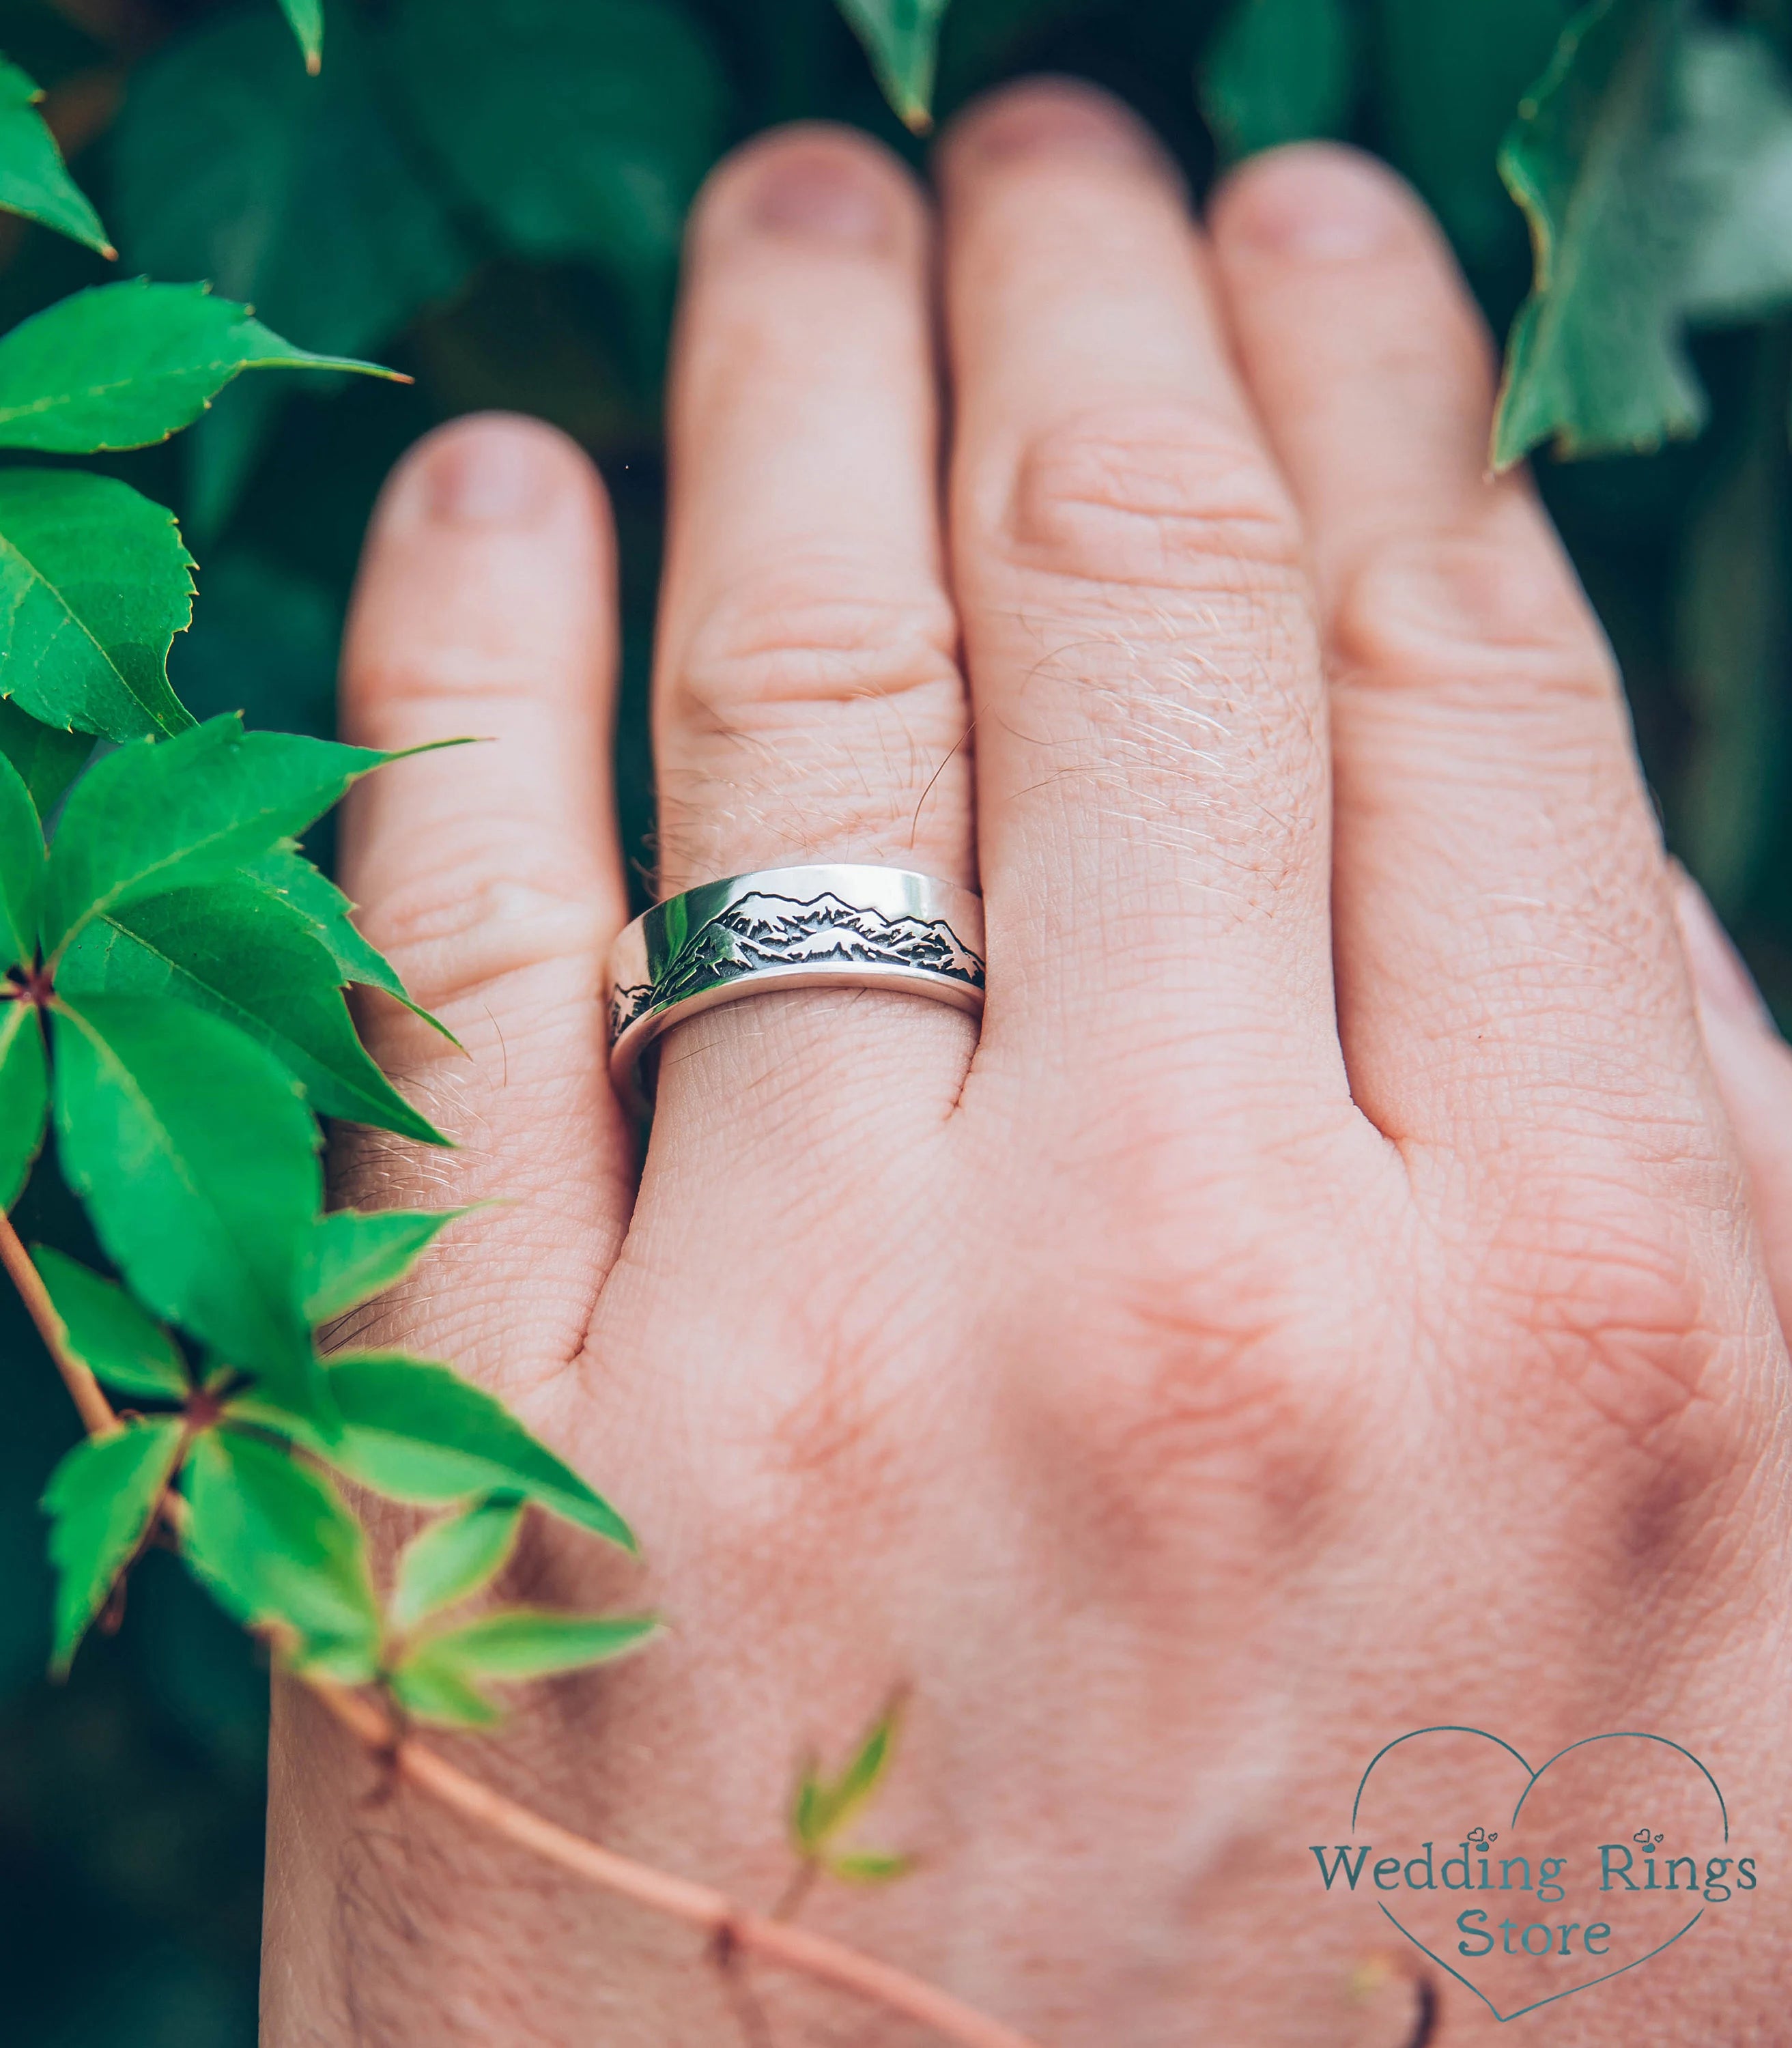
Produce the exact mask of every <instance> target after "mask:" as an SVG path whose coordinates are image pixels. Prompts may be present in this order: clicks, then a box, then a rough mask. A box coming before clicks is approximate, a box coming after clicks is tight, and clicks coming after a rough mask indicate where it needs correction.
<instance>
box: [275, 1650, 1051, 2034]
mask: <svg viewBox="0 0 1792 2048" xmlns="http://www.w3.org/2000/svg"><path fill="white" fill-rule="evenodd" d="M311 1689H312V1692H313V1693H315V1694H316V1696H317V1697H318V1698H319V1699H320V1700H321V1701H322V1702H323V1703H324V1706H325V1707H327V1708H328V1709H329V1711H330V1712H332V1714H333V1715H335V1716H336V1719H337V1720H339V1721H340V1722H341V1723H342V1724H343V1727H344V1728H347V1729H349V1730H350V1731H351V1733H353V1734H354V1735H355V1736H357V1737H358V1738H359V1740H361V1741H362V1742H363V1744H366V1746H367V1748H369V1749H370V1750H372V1751H376V1752H377V1753H378V1754H380V1755H384V1756H387V1757H390V1759H391V1760H392V1765H393V1768H394V1770H396V1771H397V1772H398V1775H399V1776H400V1777H401V1778H405V1779H408V1780H409V1782H410V1783H411V1784H413V1785H414V1786H416V1787H417V1790H419V1791H420V1792H424V1793H427V1794H429V1797H430V1798H432V1799H434V1800H436V1802H438V1803H439V1804H440V1805H442V1806H447V1807H450V1808H452V1809H453V1811H454V1812H456V1813H460V1814H462V1815H464V1817H466V1818H467V1819H468V1820H470V1821H475V1822H476V1823H477V1824H478V1825H479V1826H481V1827H483V1828H484V1829H486V1830H487V1833H491V1834H494V1835H499V1836H502V1837H503V1839H504V1840H506V1841H510V1842H514V1843H516V1844H518V1846H519V1847H520V1848H526V1849H530V1850H533V1852H534V1853H535V1854H536V1855H537V1856H541V1858H542V1859H543V1860H545V1861H546V1862H549V1863H552V1864H557V1865H558V1866H559V1868H560V1869H562V1870H564V1871H566V1872H568V1873H569V1874H570V1875H572V1876H574V1877H577V1878H580V1879H583V1880H584V1882H585V1883H587V1884H590V1885H594V1886H595V1887H597V1888H598V1889H599V1891H609V1892H614V1893H615V1894H616V1895H618V1896H619V1897H621V1898H623V1899H634V1901H635V1902H636V1903H637V1904H638V1905H642V1906H649V1907H650V1908H651V1909H652V1910H654V1911H655V1912H657V1913H663V1914H666V1915H667V1916H668V1917H669V1918H672V1919H674V1920H682V1921H683V1922H685V1924H686V1926H691V1927H695V1928H696V1929H698V1930H700V1932H701V1933H703V1934H707V1935H708V1937H709V1938H710V1942H711V1944H712V1949H713V1950H714V1952H715V1953H716V1954H718V1955H719V1956H720V1957H723V1958H724V1959H725V1958H727V1957H732V1956H735V1955H750V1956H755V1957H758V1958H759V1959H760V1960H761V1961H763V1962H767V1963H770V1964H774V1965H778V1967H780V1968H785V1969H789V1970H795V1971H797V1972H801V1974H802V1975H803V1976H809V1977H813V1978H816V1979H817V1980H820V1982H822V1983H824V1984H833V1985H836V1986H837V1987H838V1988H840V1990H842V1991H848V1992H856V1993H857V1995H858V1996H859V1997H860V1998H863V1999H865V2000H867V2001H869V2002H870V2003H872V2004H874V2005H881V2006H882V2007H884V2008H885V2009H886V2011H890V2012H896V2013H900V2014H901V2015H902V2017H903V2018H904V2019H914V2020H918V2021H920V2022H921V2024H922V2025H923V2026H924V2027H932V2028H933V2031H935V2033H937V2034H939V2035H941V2038H944V2039H945V2040H948V2041H953V2042H958V2043H959V2044H960V2048H1034V2043H1033V2042H1030V2041H1029V2040H1028V2038H1026V2035H1025V2034H1017V2033H1016V2032H1015V2031H1014V2029H1013V2028H1012V2027H1004V2026H1003V2025H1002V2023H1000V2022H999V2020H995V2019H989V2018H988V2017H987V2016H986V2015H984V2014H983V2013H980V2012H979V2011H976V2010H975V2009H974V2008H973V2007H970V2006H968V2005H966V2004H964V2003H963V2002H962V2001H961V2000H958V1999H956V1998H953V1997H952V1996H951V1995H950V1994H949V1993H948V1992H943V1991H941V1990H938V1989H937V1988H935V1987H934V1986H933V1985H932V1984H926V1983H924V1982H923V1981H922V1980H921V1979H920V1978H919V1977H914V1976H910V1975H909V1973H908V1972H906V1970H899V1969H897V1968H894V1967H893V1966H892V1965H890V1964H888V1963H880V1962H879V1961H877V1960H876V1959H875V1957H871V1956H867V1955H864V1954H863V1953H860V1952H859V1950H858V1949H851V1948H848V1946H847V1945H845V1944H844V1942H841V1941H830V1940H829V1939H828V1937H827V1936H826V1935H824V1934H811V1933H810V1932H809V1930H808V1929H806V1928H803V1927H793V1926H791V1925H790V1924H789V1922H787V1921H781V1920H773V1919H770V1918H766V1916H765V1915H764V1914H758V1913H748V1912H745V1911H743V1910H742V1909H741V1908H740V1907H739V1906H737V1905H735V1903H734V1901H733V1900H732V1899H730V1898H729V1897H728V1896H727V1894H726V1893H725V1892H722V1891H716V1889H715V1888H714V1887H713V1886H711V1885H707V1884H697V1883H692V1881H691V1879H688V1878H683V1877H674V1876H673V1875H671V1873H670V1872H666V1871H661V1870H655V1869H654V1868H652V1867H651V1866H650V1864H641V1863H636V1862H634V1861H633V1860H631V1859H630V1858H629V1857H627V1856H618V1855H617V1854H616V1852H615V1850H613V1849H607V1848H603V1847H602V1846H601V1845H600V1844H598V1843H596V1842H593V1841H588V1840H586V1838H585V1837H584V1836H583V1835H576V1834H574V1833H572V1830H571V1829H568V1828H563V1827H560V1826H559V1825H557V1823H556V1822H554V1821H549V1820H546V1819H544V1818H543V1817H542V1816H541V1814H539V1813H534V1812H532V1811H531V1810H530V1809H529V1808H528V1807H527V1806H518V1804H517V1803H516V1802H515V1801H514V1800H511V1799H506V1798H505V1797H504V1795H503V1794H502V1793H501V1792H495V1791H493V1790H492V1789H491V1786H489V1785H483V1784H481V1783H480V1782H479V1779H478V1778H471V1777H469V1776H468V1775H467V1773H466V1772H465V1771H460V1770H457V1769H456V1767H455V1766H454V1765H453V1764H452V1763H449V1762H448V1759H446V1758H445V1757H444V1756H441V1755H438V1754H437V1753H436V1751H434V1750H432V1749H427V1748H425V1747H423V1746H422V1745H421V1744H418V1743H415V1742H412V1741H409V1740H398V1741H396V1742H395V1740H394V1738H395V1736H396V1733H397V1731H396V1730H395V1729H394V1726H393V1724H392V1723H391V1722H390V1720H387V1718H386V1716H385V1714H384V1713H383V1712H382V1711H381V1710H380V1709H379V1708H378V1707H377V1706H375V1705H374V1703H373V1702H372V1701H370V1700H369V1699H367V1698H366V1697H363V1695H361V1694H359V1693H351V1692H348V1691H347V1690H345V1689H343V1688H342V1687H340V1686H338V1685H331V1684H329V1683H328V1682H327V1681H325V1682H322V1683H319V1682H316V1681H311Z"/></svg>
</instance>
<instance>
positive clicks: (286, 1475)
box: [181, 1429, 380, 1685]
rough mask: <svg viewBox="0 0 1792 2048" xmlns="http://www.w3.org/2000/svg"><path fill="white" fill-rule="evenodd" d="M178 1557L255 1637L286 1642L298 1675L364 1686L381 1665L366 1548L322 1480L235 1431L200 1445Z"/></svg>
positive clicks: (189, 1476)
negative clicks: (260, 1630) (258, 1631)
mask: <svg viewBox="0 0 1792 2048" xmlns="http://www.w3.org/2000/svg"><path fill="white" fill-rule="evenodd" d="M184 1491H185V1493H186V1496H187V1500H188V1506H189V1507H190V1509H191V1513H190V1514H189V1515H188V1519H187V1527H186V1530H185V1531H184V1534H183V1535H182V1538H181V1550H182V1553H183V1554H184V1557H186V1560H187V1561H188V1564H189V1565H191V1566H192V1569H193V1571H194V1573H196V1576H197V1577H199V1578H200V1581H202V1582H203V1583H204V1584H205V1585H207V1586H208V1587H209V1588H210V1589H211V1592H213V1593H214V1594H215V1596H216V1597H217V1599H218V1600H219V1603H220V1604H222V1605H223V1607H225V1608H227V1609H228V1611H229V1612H231V1613H232V1614H234V1615H235V1616H236V1617H237V1619H239V1621H243V1622H246V1623H249V1625H250V1627H269V1626H272V1627H275V1628H277V1629H278V1630H280V1631H283V1632H289V1634H290V1636H291V1637H292V1639H293V1642H292V1644H291V1646H290V1647H289V1653H288V1654H289V1661H290V1662H291V1663H292V1665H293V1668H294V1669H295V1670H299V1671H302V1672H306V1673H310V1674H316V1675H317V1676H320V1677H325V1678H335V1679H336V1680H338V1681H340V1682H342V1683H343V1684H348V1685H354V1684H359V1683H360V1682H362V1681H364V1680H366V1679H367V1678H371V1677H372V1676H373V1674H374V1671H375V1670H376V1669H377V1668H378V1662H379V1638H380V1624H379V1610H378V1604H377V1603H376V1602H375V1600H374V1588H373V1581H372V1578H371V1577H370V1574H369V1572H368V1569H367V1539H366V1538H365V1536H364V1535H363V1532H362V1528H361V1525H360V1523H359V1522H358V1521H356V1519H355V1517H354V1515H352V1514H351V1513H350V1511H349V1509H348V1506H347V1503H346V1502H345V1501H344V1500H343V1498H342V1495H340V1494H339V1492H338V1491H336V1488H335V1487H334V1486H333V1485H332V1484H331V1483H330V1482H329V1480H327V1479H326V1478H325V1477H324V1476H323V1475H322V1474H321V1473H320V1472H313V1471H312V1470H311V1469H310V1468H308V1467H307V1466H305V1465H303V1464H300V1463H299V1462H298V1460H297V1459H295V1458H294V1457H293V1456H292V1455H291V1453H289V1452H287V1451H285V1450H284V1449H278V1448H277V1447H276V1446H274V1445H270V1444H265V1443H262V1442H260V1441H258V1440H257V1439H256V1438H254V1437H245V1436H242V1435H240V1434H239V1433H237V1432H236V1431H235V1430H234V1429H219V1430H213V1431H209V1432H208V1433H206V1434H205V1435H204V1436H202V1437H200V1438H199V1439H198V1440H197V1441H196V1442H195V1444H194V1445H193V1448H192V1453H191V1454H190V1456H188V1461H187V1469H186V1474H185V1478H184Z"/></svg>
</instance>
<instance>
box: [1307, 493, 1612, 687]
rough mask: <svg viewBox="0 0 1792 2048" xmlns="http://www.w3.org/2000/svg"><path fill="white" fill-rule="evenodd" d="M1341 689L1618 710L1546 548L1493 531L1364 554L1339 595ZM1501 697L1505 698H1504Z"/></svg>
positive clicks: (1597, 653)
mask: <svg viewBox="0 0 1792 2048" xmlns="http://www.w3.org/2000/svg"><path fill="white" fill-rule="evenodd" d="M1332 651H1333V657H1334V662H1335V665H1336V668H1337V669H1338V670H1339V672H1340V681H1342V682H1344V684H1345V685H1347V686H1348V685H1368V686H1371V687H1374V688H1385V689H1391V690H1394V691H1400V690H1404V689H1415V690H1416V689H1424V690H1425V691H1428V692H1432V693H1433V694H1437V693H1441V694H1443V695H1445V696H1449V695H1453V694H1460V695H1464V696H1466V695H1468V694H1470V693H1471V692H1472V696H1473V699H1474V701H1475V703H1476V704H1477V705H1478V706H1479V707H1480V708H1483V709H1484V711H1486V712H1488V713H1489V714H1491V713H1492V712H1495V711H1497V710H1499V709H1501V708H1504V700H1505V699H1506V697H1507V696H1508V695H1510V696H1516V697H1518V698H1519V699H1521V700H1533V699H1534V698H1536V697H1538V696H1548V697H1555V698H1565V699H1569V700H1576V699H1578V700H1586V701H1588V702H1591V703H1593V704H1598V705H1600V706H1601V707H1608V706H1609V705H1611V704H1612V703H1614V702H1615V701H1616V696H1617V692H1618V677H1617V669H1616V663H1615V662H1614V661H1613V659H1612V654H1611V650H1610V649H1609V648H1608V646H1607V645H1606V642H1605V639H1604V635H1603V634H1601V633H1600V630H1599V628H1598V626H1597V625H1596V623H1595V622H1594V619H1593V618H1592V613H1591V612H1590V611H1589V610H1588V607H1587V603H1586V600H1585V599H1584V597H1583V596H1582V595H1581V592H1580V589H1579V588H1578V586H1577V585H1576V584H1575V583H1574V582H1573V577H1572V576H1571V574H1570V573H1569V571H1568V570H1567V568H1565V565H1564V564H1563V563H1562V562H1561V559H1560V557H1558V556H1557V553H1556V552H1555V550H1554V549H1553V547H1548V548H1546V547H1544V546H1542V545H1539V542H1538V537H1537V536H1535V535H1534V534H1528V533H1527V534H1526V536H1524V537H1522V539H1513V538H1510V537H1502V536H1501V535H1499V534H1498V533H1491V532H1488V531H1481V530H1476V531H1457V532H1445V533H1435V534H1424V535H1406V536H1401V537H1398V538H1395V539H1392V540H1388V541H1383V542H1381V543H1380V544H1379V545H1376V546H1375V547H1373V548H1371V549H1370V550H1369V551H1368V552H1367V554H1366V555H1365V556H1364V557H1363V560H1362V562H1361V563H1360V564H1359V565H1358V567H1357V568H1356V570H1355V572H1353V573H1352V575H1351V576H1349V577H1348V580H1346V582H1345V583H1344V586H1343V588H1342V589H1341V591H1340V595H1339V600H1338V604H1337V607H1336V612H1335V613H1334V615H1333V623H1332ZM1502 685H1505V686H1506V687H1505V688H1504V689H1502V688H1501V686H1502Z"/></svg>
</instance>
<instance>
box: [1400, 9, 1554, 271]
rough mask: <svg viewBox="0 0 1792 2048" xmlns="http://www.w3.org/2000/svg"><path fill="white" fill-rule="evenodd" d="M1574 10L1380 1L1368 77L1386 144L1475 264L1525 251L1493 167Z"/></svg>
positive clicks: (1521, 231) (1515, 217)
mask: <svg viewBox="0 0 1792 2048" xmlns="http://www.w3.org/2000/svg"><path fill="white" fill-rule="evenodd" d="M1569 11H1570V9H1569V0H1449V5H1448V6H1438V5H1437V0H1375V6H1374V9H1373V19H1374V23H1375V62H1374V64H1372V66H1371V67H1370V68H1369V76H1370V80H1371V83H1372V85H1373V87H1374V91H1375V103H1376V107H1375V111H1376V114H1377V116H1378V117H1379V126H1380V127H1381V129H1382V130H1383V146H1384V147H1385V148H1386V149H1387V154H1388V155H1389V156H1390V157H1391V158H1392V159H1393V161H1394V164H1395V165H1397V166H1398V168H1399V169H1401V170H1402V171H1403V172H1404V173H1406V176H1408V177H1409V178H1410V179H1411V180H1412V181H1413V183H1414V184H1415V185H1417V186H1418V189H1419V192H1420V193H1421V194H1422V196H1423V197H1424V199H1425V202H1426V203H1427V204H1429V206H1430V208H1432V210H1433V212H1435V213H1436V214H1437V217H1438V219H1440V220H1441V222H1442V223H1443V225H1444V227H1445V230H1446V231H1447V232H1448V233H1449V238H1450V239H1451V241H1452V242H1454V243H1455V245H1456V248H1457V249H1458V250H1460V252H1461V254H1462V255H1463V257H1464V259H1465V260H1466V261H1467V262H1469V263H1471V264H1475V265H1487V264H1491V263H1496V262H1504V261H1505V260H1507V259H1508V258H1512V259H1516V258H1518V257H1519V254H1520V253H1521V252H1522V248H1523V245H1524V223H1523V219H1522V216H1521V215H1520V214H1519V211H1518V209H1517V208H1515V206H1514V205H1513V204H1512V201H1511V196H1510V195H1509V194H1508V193H1507V190H1506V188H1505V187H1504V186H1503V184H1501V183H1500V181H1499V169H1498V166H1497V163H1496V161H1495V160H1496V157H1497V153H1498V151H1499V142H1500V138H1502V137H1503V135H1504V134H1505V133H1506V131H1507V129H1508V128H1510V127H1511V125H1512V117H1513V115H1514V114H1515V112H1516V111H1517V110H1518V104H1519V100H1520V99H1521V98H1522V96H1523V95H1524V93H1525V91H1526V88H1527V87H1529V86H1530V85H1531V84H1532V83H1534V81H1535V80H1536V79H1537V78H1538V76H1539V75H1540V74H1541V73H1542V70H1543V68H1544V66H1545V65H1546V64H1548V63H1549V61H1550V54H1551V52H1553V50H1554V48H1555V46H1556V38H1557V37H1558V36H1559V35H1560V34H1561V29H1562V24H1563V22H1564V21H1565V20H1566V19H1567V17H1568V15H1569Z"/></svg>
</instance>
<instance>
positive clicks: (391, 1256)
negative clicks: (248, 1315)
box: [301, 1208, 471, 1323]
mask: <svg viewBox="0 0 1792 2048" xmlns="http://www.w3.org/2000/svg"><path fill="white" fill-rule="evenodd" d="M470 1214H471V1211H470V1210H467V1209H464V1208H460V1209H368V1210H364V1209H337V1210H336V1211H334V1212H332V1214H330V1215H329V1216H320V1217H319V1218H318V1219H317V1225H316V1229H315V1230H314V1231H313V1232H312V1239H311V1247H310V1251H309V1254H308V1257H307V1259H306V1262H305V1265H304V1274H303V1278H302V1281H301V1286H302V1288H303V1290H304V1313H305V1316H306V1319H307V1320H308V1321H310V1322H312V1323H328V1322H334V1321H335V1320H336V1317H338V1316H346V1315H347V1313H348V1312H349V1310H350V1309H358V1308H359V1306H360V1305H361V1304H362V1303H363V1301H370V1300H371V1299H372V1297H374V1295H375V1294H384V1293H385V1291H386V1289H387V1288H388V1287H395V1286H397V1285H398V1282H400V1281H401V1280H402V1279H403V1278H404V1277H405V1274H407V1273H408V1272H409V1270H411V1268H412V1266H414V1265H415V1264H416V1263H417V1260H418V1259H421V1257H422V1256H423V1254H424V1253H425V1251H427V1250H428V1248H429V1246H430V1244H431V1243H433V1242H434V1240H435V1237H436V1232H438V1231H440V1230H442V1229H444V1228H445V1227H446V1226H447V1225H448V1224H451V1223H453V1222H454V1221H455V1220H456V1219H457V1218H459V1217H460V1216H467V1215H470Z"/></svg>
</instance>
